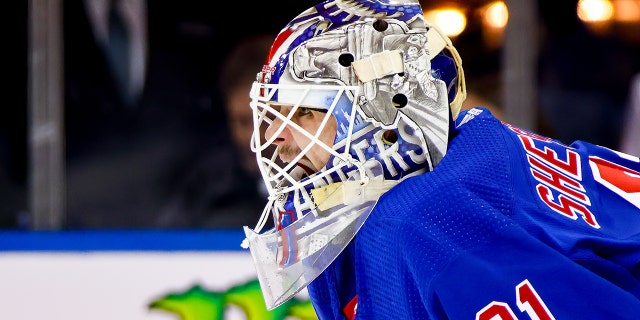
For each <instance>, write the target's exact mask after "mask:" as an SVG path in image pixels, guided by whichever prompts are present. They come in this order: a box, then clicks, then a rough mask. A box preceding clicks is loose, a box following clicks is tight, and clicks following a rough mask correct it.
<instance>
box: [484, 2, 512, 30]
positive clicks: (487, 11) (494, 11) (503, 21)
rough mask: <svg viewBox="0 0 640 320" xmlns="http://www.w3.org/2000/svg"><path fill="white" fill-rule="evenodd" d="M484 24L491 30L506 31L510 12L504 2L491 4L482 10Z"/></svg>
mask: <svg viewBox="0 0 640 320" xmlns="http://www.w3.org/2000/svg"><path fill="white" fill-rule="evenodd" d="M480 10H481V14H482V21H483V24H484V25H485V26H487V27H489V28H496V29H504V28H505V27H506V26H507V22H508V21H509V10H507V5H506V4H505V3H504V2H503V1H494V2H491V3H489V4H487V5H485V6H483V7H482V8H480Z"/></svg>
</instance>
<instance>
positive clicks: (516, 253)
mask: <svg viewBox="0 0 640 320" xmlns="http://www.w3.org/2000/svg"><path fill="white" fill-rule="evenodd" d="M454 134H455V137H454V138H453V139H452V140H451V142H450V145H449V149H448V151H447V154H446V155H445V157H444V158H443V160H442V161H441V162H440V163H439V164H438V166H436V168H435V169H434V170H433V171H432V172H429V173H426V174H422V175H420V176H416V177H412V178H408V179H406V180H405V181H403V182H402V183H401V184H399V185H398V186H396V187H395V188H393V189H391V190H390V191H388V192H387V193H385V194H384V195H383V196H382V197H381V198H380V200H379V201H378V203H377V205H376V207H375V208H374V211H373V212H372V213H371V215H370V217H369V218H368V220H367V221H366V222H365V224H364V226H363V227H362V229H361V230H360V231H359V233H358V234H357V235H356V237H355V239H354V240H353V241H352V242H351V243H350V244H349V246H348V247H347V248H346V249H345V251H343V253H342V254H341V255H340V256H339V257H338V258H337V259H336V260H335V261H334V262H333V264H332V265H331V266H330V267H329V268H328V269H326V270H325V272H324V273H322V274H321V275H320V276H319V277H318V278H317V279H316V280H314V281H313V282H312V283H311V284H310V285H309V287H308V290H309V294H310V298H311V301H312V303H313V305H314V308H315V309H316V313H317V314H318V317H319V318H320V319H347V318H346V317H345V313H344V310H343V309H344V307H345V306H346V305H348V304H349V302H350V301H352V300H353V299H354V297H356V296H357V313H356V318H357V319H475V318H476V317H478V318H480V319H491V316H490V315H491V313H496V314H499V315H500V316H501V317H502V319H508V318H509V317H512V318H514V319H515V317H517V318H518V319H528V318H529V317H531V316H532V314H535V315H536V316H538V318H540V319H545V318H549V317H548V316H549V315H551V316H553V317H555V319H638V318H639V315H640V282H639V281H638V280H639V279H640V267H639V266H640V200H638V197H640V174H638V172H640V164H639V163H638V160H637V158H635V159H633V157H620V154H619V153H616V152H613V151H611V150H608V149H605V148H601V147H598V146H595V145H591V144H589V143H586V142H581V141H576V142H574V143H573V144H572V145H571V146H570V147H567V146H565V145H562V144H561V143H559V142H558V141H554V140H551V139H548V138H544V137H540V136H537V135H535V134H532V133H528V132H526V131H524V130H520V129H518V128H515V127H513V126H510V125H508V124H505V123H502V122H500V121H499V120H498V119H496V118H495V117H494V116H493V115H491V114H490V112H489V111H488V110H486V109H482V108H476V109H472V110H470V111H464V112H463V113H461V114H460V116H459V117H458V122H457V128H456V130H455V133H454ZM602 159H606V161H604V160H602ZM594 163H595V164H596V165H595V167H597V168H600V171H598V170H596V169H594ZM602 163H604V165H603V166H602V167H599V165H600V164H602ZM610 168H614V169H620V170H621V171H620V170H618V171H615V170H614V171H615V172H617V173H620V172H624V174H626V175H624V174H623V175H622V177H623V179H627V181H624V182H625V183H626V184H625V185H624V187H623V188H622V190H623V191H620V189H616V188H615V187H614V186H611V185H607V183H606V181H605V182H602V180H607V179H609V178H608V176H611V175H612V174H611V172H614V171H607V170H610ZM594 170H595V171H598V172H599V173H598V176H601V177H599V178H598V181H596V179H595V176H594ZM611 170H612V169H611ZM607 172H609V173H607ZM634 174H638V176H634ZM603 177H604V178H603ZM616 177H618V178H620V177H621V176H620V175H618V176H616ZM609 180H611V179H609ZM611 181H613V180H611ZM616 181H618V180H616ZM618 182H619V181H618ZM625 190H626V191H625ZM625 192H626V194H625ZM572 213H573V215H572ZM545 313H546V315H545ZM525 314H529V317H527V316H526V315H525ZM545 316H547V317H545ZM531 318H533V317H531Z"/></svg>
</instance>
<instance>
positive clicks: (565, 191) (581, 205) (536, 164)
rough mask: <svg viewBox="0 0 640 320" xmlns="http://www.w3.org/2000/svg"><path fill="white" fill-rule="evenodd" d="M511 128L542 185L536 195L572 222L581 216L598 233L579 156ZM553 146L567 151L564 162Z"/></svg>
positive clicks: (533, 135) (538, 137)
mask: <svg viewBox="0 0 640 320" xmlns="http://www.w3.org/2000/svg"><path fill="white" fill-rule="evenodd" d="M510 128H511V130H513V131H514V132H516V133H517V134H518V138H519V139H520V142H521V143H522V146H523V148H524V150H525V151H526V152H527V161H528V162H529V165H530V170H531V175H532V176H533V177H534V178H535V179H536V180H537V181H538V182H539V184H537V185H536V192H537V194H538V196H539V197H540V199H541V200H542V201H543V202H544V203H545V204H546V205H547V206H549V208H551V209H552V210H554V211H555V212H557V213H560V214H562V215H563V216H566V217H568V218H571V219H573V220H577V219H578V216H580V217H581V218H582V220H584V221H585V222H586V223H587V224H588V225H589V226H591V227H593V228H596V229H599V228H600V225H599V224H598V221H597V220H596V217H595V216H594V215H593V213H592V212H591V210H590V208H591V200H590V199H589V196H587V193H586V189H585V188H584V186H583V185H582V183H581V181H582V169H581V168H582V167H581V166H580V155H579V154H578V153H577V152H575V151H574V150H572V149H571V148H568V147H566V146H563V145H560V144H557V143H555V142H553V141H552V140H551V139H548V138H544V137H540V136H538V135H535V134H531V133H529V132H526V131H523V130H520V129H518V128H515V127H510ZM536 142H538V144H539V145H540V146H537V145H536ZM552 145H553V146H555V147H558V148H559V149H561V150H564V151H565V154H564V157H563V159H561V158H559V156H558V152H556V150H554V149H553V148H551V146H552Z"/></svg>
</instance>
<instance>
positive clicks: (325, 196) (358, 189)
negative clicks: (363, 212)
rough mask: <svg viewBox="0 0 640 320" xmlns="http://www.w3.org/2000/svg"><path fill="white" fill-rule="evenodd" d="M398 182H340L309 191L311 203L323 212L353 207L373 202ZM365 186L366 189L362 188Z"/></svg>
mask: <svg viewBox="0 0 640 320" xmlns="http://www.w3.org/2000/svg"><path fill="white" fill-rule="evenodd" d="M398 182H400V181H399V180H378V179H376V180H369V181H368V182H361V181H342V182H336V183H332V184H330V185H327V186H324V187H320V188H315V189H311V194H312V195H313V202H314V203H315V204H316V205H317V206H318V209H320V210H322V211H325V210H329V209H331V208H333V207H336V206H340V205H355V204H359V203H363V202H367V201H373V200H376V199H378V198H380V196H381V195H382V194H383V193H385V192H387V191H389V189H391V188H393V187H394V186H395V185H396V184H398ZM365 184H366V188H363V186H364V185H365Z"/></svg>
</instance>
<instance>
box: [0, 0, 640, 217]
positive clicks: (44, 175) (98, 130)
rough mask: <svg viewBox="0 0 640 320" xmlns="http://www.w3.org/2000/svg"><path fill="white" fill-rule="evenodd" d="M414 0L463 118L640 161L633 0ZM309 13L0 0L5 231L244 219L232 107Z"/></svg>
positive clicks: (638, 31)
mask: <svg viewBox="0 0 640 320" xmlns="http://www.w3.org/2000/svg"><path fill="white" fill-rule="evenodd" d="M112 2H113V3H112ZM421 3H422V6H423V9H424V10H425V15H426V16H427V18H428V19H429V20H431V21H432V22H433V23H435V24H436V25H438V26H439V27H440V28H441V29H443V30H444V31H445V32H446V33H447V34H448V35H449V36H450V37H451V39H452V41H453V43H454V45H455V46H456V47H457V49H458V51H459V52H460V54H461V56H462V60H463V65H464V68H465V73H466V79H467V82H468V90H469V92H470V96H469V99H468V100H467V102H466V103H465V107H466V108H469V107H474V106H485V107H489V108H490V109H491V110H492V112H494V113H495V114H496V115H498V116H499V117H500V118H501V119H503V120H504V121H507V122H509V123H512V124H514V125H517V126H520V127H523V128H525V129H531V130H534V131H537V132H539V133H541V134H544V135H547V136H550V137H552V138H556V139H558V140H560V141H562V142H566V143H570V142H572V141H573V140H576V139H580V140H585V141H589V142H592V143H596V144H600V145H603V146H606V147H610V148H614V149H622V148H626V149H627V150H628V152H629V153H633V152H638V151H634V150H637V148H638V145H639V144H640V141H639V139H640V136H639V135H638V134H637V133H635V134H634V133H633V130H635V128H636V127H637V126H638V124H633V121H632V120H631V119H633V117H634V116H633V115H634V114H636V117H637V114H638V111H634V110H637V109H640V107H639V106H638V105H637V104H638V103H639V102H638V100H634V99H632V97H633V95H634V94H633V92H634V91H633V90H640V89H638V88H635V89H633V83H634V80H633V79H634V77H637V76H638V74H639V73H640V0H580V1H577V0H574V1H572V0H566V1H564V0H563V1H555V0H553V1H552V0H517V1H515V0H514V1H492V0H469V1H444V0H431V1H426V0H425V1H421ZM314 4H315V1H280V2H274V1H257V2H251V3H245V4H239V6H238V7H237V8H233V7H234V6H235V3H230V4H224V5H223V4H220V3H219V2H215V1H206V0H183V1H179V2H178V1H153V2H152V1H144V0H122V1H120V2H117V1H110V0H84V1H83V0H68V1H62V0H31V1H11V2H10V3H9V4H8V5H9V6H10V10H9V11H8V14H6V16H7V17H8V18H7V19H5V23H4V28H3V29H4V30H3V32H4V35H5V36H4V37H3V39H4V46H3V48H5V50H4V51H5V52H6V53H7V55H5V58H4V59H6V60H4V61H5V62H6V63H4V66H5V68H4V70H5V73H4V74H5V75H7V76H8V77H7V79H5V83H6V85H7V86H8V87H6V88H5V89H4V90H3V92H4V93H5V94H6V95H8V97H6V100H5V101H6V102H5V106H4V108H3V114H2V116H1V117H0V228H2V229H5V230H86V229H179V228H189V229H192V228H197V229H209V228H234V229H237V228H239V227H241V226H242V225H249V226H253V225H254V224H255V223H256V222H257V219H258V217H259V215H260V213H261V208H262V205H263V204H264V202H265V201H264V198H263V196H262V193H261V192H260V183H259V182H258V181H256V178H255V172H254V171H252V170H253V169H252V168H250V165H249V164H246V165H245V162H244V161H243V157H245V156H246V155H244V154H243V152H244V151H246V149H248V142H247V143H246V144H245V143H244V142H243V141H244V140H243V138H242V137H241V135H242V133H243V132H244V133H246V132H248V131H247V130H251V128H250V126H249V127H246V125H247V123H246V120H245V121H244V123H243V119H244V118H242V115H241V114H237V113H236V112H235V111H234V110H236V109H233V108H232V106H233V105H242V106H245V107H246V110H248V109H249V108H248V91H249V87H248V84H246V82H243V81H244V79H245V78H248V79H249V80H248V81H250V79H251V77H252V75H255V73H256V72H257V71H258V68H259V66H260V65H261V62H262V60H263V59H264V57H266V50H267V47H268V45H269V43H270V41H271V40H272V39H273V38H274V37H275V35H276V34H277V32H278V31H279V30H280V29H281V28H282V27H283V26H284V25H285V24H286V23H287V22H288V21H289V20H291V19H292V18H293V17H295V16H296V15H297V14H298V13H300V12H302V11H303V10H304V9H306V8H308V7H310V6H312V5H314ZM112 8H113V9H114V10H112ZM118 34H122V36H120V37H116V36H115V35H118ZM265 39H267V40H265ZM114 49H118V50H114ZM119 57H124V58H122V59H123V60H120V58H119ZM234 58H235V59H234ZM256 61H257V62H256ZM122 66H124V69H120V67H122ZM241 80H242V81H241ZM236 84H238V85H241V86H240V88H243V89H240V91H239V93H238V94H235V95H234V94H231V93H234V92H236V91H234V90H236V89H235V88H236V87H235V85H236ZM243 99H244V100H243ZM634 101H635V102H634ZM230 108H231V109H230ZM243 110H244V109H243ZM634 112H636V113H634ZM635 121H638V120H635ZM243 124H244V125H245V127H244V128H245V129H242V128H243V127H242V125H243ZM236 125H237V126H238V127H235V126H236ZM238 146H240V148H239V147H238ZM623 151H625V150H623ZM636 155H638V154H636Z"/></svg>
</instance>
